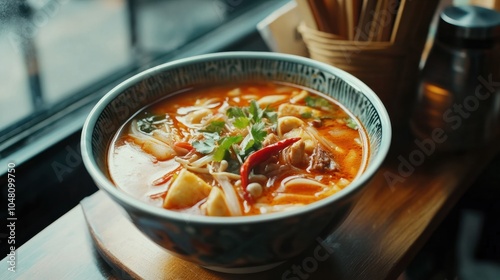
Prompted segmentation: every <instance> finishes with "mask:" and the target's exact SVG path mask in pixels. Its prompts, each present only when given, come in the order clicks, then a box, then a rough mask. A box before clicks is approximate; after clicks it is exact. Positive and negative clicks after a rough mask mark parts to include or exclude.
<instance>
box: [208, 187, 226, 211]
mask: <svg viewBox="0 0 500 280" xmlns="http://www.w3.org/2000/svg"><path fill="white" fill-rule="evenodd" d="M203 208H205V210H206V211H207V215H208V216H218V217H222V216H229V209H228V208H227V204H226V198H225V196H224V193H223V192H222V190H221V189H219V188H218V187H214V188H212V190H211V191H210V194H209V195H208V198H207V202H206V203H205V204H203Z"/></svg>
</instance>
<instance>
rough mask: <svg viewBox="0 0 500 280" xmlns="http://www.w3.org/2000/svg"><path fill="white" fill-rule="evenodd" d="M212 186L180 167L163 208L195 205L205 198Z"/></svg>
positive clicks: (180, 207)
mask: <svg viewBox="0 0 500 280" xmlns="http://www.w3.org/2000/svg"><path fill="white" fill-rule="evenodd" d="M211 189H212V187H211V186H210V185H209V184H207V183H206V182H205V181H203V180H202V179H201V178H200V177H198V176H196V175H195V174H194V173H192V172H190V171H188V170H187V169H182V170H181V172H179V175H178V176H177V178H176V179H175V181H173V182H172V185H171V186H170V188H169V190H168V193H167V196H166V197H165V201H164V202H163V208H166V209H182V208H187V207H191V206H193V205H195V204H196V203H198V202H199V201H200V200H202V199H204V198H206V197H207V196H208V194H209V193H210V190H211Z"/></svg>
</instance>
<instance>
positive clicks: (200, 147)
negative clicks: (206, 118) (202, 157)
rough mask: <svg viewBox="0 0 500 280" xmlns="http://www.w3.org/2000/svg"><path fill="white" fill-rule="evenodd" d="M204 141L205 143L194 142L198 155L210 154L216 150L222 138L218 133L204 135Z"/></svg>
mask: <svg viewBox="0 0 500 280" xmlns="http://www.w3.org/2000/svg"><path fill="white" fill-rule="evenodd" d="M203 137H204V140H203V141H199V140H197V141H193V143H192V145H193V147H194V148H195V149H196V151H197V152H198V153H202V154H210V153H211V152H213V150H215V147H216V146H217V145H216V143H217V141H218V140H219V138H220V136H219V134H218V133H215V132H214V133H207V132H204V133H203Z"/></svg>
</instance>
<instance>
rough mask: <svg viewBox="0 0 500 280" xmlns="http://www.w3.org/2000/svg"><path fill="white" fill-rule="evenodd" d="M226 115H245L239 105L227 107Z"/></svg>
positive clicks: (234, 116)
mask: <svg viewBox="0 0 500 280" xmlns="http://www.w3.org/2000/svg"><path fill="white" fill-rule="evenodd" d="M226 115H227V116H228V117H230V118H240V117H244V118H246V117H247V115H246V114H245V112H244V111H243V109H241V108H240V107H229V108H228V109H227V111H226Z"/></svg>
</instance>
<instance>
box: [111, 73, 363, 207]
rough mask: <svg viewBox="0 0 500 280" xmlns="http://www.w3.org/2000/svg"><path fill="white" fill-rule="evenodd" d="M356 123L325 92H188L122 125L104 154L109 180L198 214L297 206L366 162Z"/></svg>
mask: <svg viewBox="0 0 500 280" xmlns="http://www.w3.org/2000/svg"><path fill="white" fill-rule="evenodd" d="M367 147H368V145H367V139H366V135H365V131H364V129H363V128H362V127H361V125H360V123H359V122H358V121H357V120H356V119H354V118H353V117H352V116H350V114H349V113H348V112H346V111H345V110H344V109H343V108H342V107H341V106H339V105H338V104H337V103H335V102H334V101H333V100H331V99H329V98H328V97H326V96H324V95H322V94H318V93H315V92H312V91H310V90H306V89H302V88H298V87H295V86H291V85H285V84H278V83H252V84H238V85H231V86H227V85H226V86H214V87H211V88H203V89H190V90H187V91H183V92H181V93H178V94H176V95H174V96H172V97H169V98H167V99H164V100H162V101H161V102H159V103H156V104H154V105H152V106H150V107H148V108H146V109H144V110H142V111H141V112H139V113H138V114H137V115H136V116H135V117H134V118H133V119H131V120H130V121H129V122H128V123H126V124H125V125H124V126H123V127H122V128H121V129H120V131H119V132H118V133H117V135H116V137H115V139H114V140H113V143H112V144H111V147H110V152H109V155H108V167H109V173H110V176H111V178H112V180H113V181H114V183H115V185H116V186H117V187H118V188H119V189H121V190H123V191H124V192H126V193H128V194H130V195H132V196H134V197H136V198H138V199H140V200H143V201H145V202H147V203H150V204H153V205H156V206H158V207H163V208H166V209H169V210H173V211H179V212H190V213H194V214H200V215H208V216H241V215H255V214H263V213H272V212H278V211H284V210H287V209H291V208H294V207H300V206H303V205H306V204H309V203H312V202H315V201H317V200H320V199H322V198H325V197H327V196H330V195H333V194H335V193H336V192H338V191H339V190H341V189H342V188H344V187H346V186H347V185H348V184H349V183H350V182H351V181H352V180H353V179H354V178H355V177H356V176H357V175H358V174H360V173H361V172H362V171H363V169H364V166H365V164H366V161H367V154H368V151H367V150H366V149H367Z"/></svg>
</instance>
